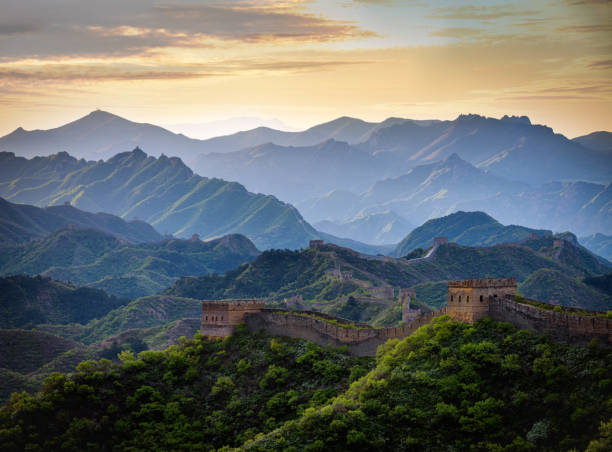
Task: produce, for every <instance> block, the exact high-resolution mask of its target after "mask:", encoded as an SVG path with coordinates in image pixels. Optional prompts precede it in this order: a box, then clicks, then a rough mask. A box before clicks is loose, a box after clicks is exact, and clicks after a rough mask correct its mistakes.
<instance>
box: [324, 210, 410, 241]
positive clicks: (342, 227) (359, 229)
mask: <svg viewBox="0 0 612 452" xmlns="http://www.w3.org/2000/svg"><path fill="white" fill-rule="evenodd" d="M314 227H315V228H317V230H318V231H320V232H327V233H329V234H334V235H336V236H344V237H348V238H351V239H354V240H359V241H360V242H366V243H373V244H379V245H383V244H396V243H398V242H399V241H400V240H402V239H403V238H404V237H405V236H406V235H407V234H408V232H410V231H411V230H412V229H414V226H413V225H412V224H410V223H409V222H408V221H407V220H406V219H405V218H403V217H401V216H400V215H398V214H396V213H395V212H393V211H387V212H380V213H374V214H368V215H362V216H359V217H356V218H354V219H353V220H351V221H347V222H343V223H336V222H332V221H329V220H324V221H320V222H318V223H315V224H314Z"/></svg>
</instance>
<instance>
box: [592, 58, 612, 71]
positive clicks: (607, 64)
mask: <svg viewBox="0 0 612 452" xmlns="http://www.w3.org/2000/svg"><path fill="white" fill-rule="evenodd" d="M589 67H592V68H595V69H612V60H602V61H594V62H593V63H591V64H589Z"/></svg>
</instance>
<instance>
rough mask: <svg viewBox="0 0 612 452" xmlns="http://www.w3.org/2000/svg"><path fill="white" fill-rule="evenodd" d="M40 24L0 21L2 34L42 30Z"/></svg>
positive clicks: (0, 34)
mask: <svg viewBox="0 0 612 452" xmlns="http://www.w3.org/2000/svg"><path fill="white" fill-rule="evenodd" d="M41 28H42V27H41V26H40V25H38V24H18V23H0V36H2V35H5V36H9V35H18V34H24V33H34V32H37V31H40V30H41Z"/></svg>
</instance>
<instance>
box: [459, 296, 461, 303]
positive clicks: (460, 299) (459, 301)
mask: <svg viewBox="0 0 612 452" xmlns="http://www.w3.org/2000/svg"><path fill="white" fill-rule="evenodd" d="M459 303H461V295H459Z"/></svg>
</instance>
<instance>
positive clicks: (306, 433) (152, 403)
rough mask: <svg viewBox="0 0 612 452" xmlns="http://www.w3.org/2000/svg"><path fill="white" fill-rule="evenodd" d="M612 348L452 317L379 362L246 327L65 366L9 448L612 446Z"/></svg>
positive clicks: (14, 420) (8, 434)
mask: <svg viewBox="0 0 612 452" xmlns="http://www.w3.org/2000/svg"><path fill="white" fill-rule="evenodd" d="M610 354H611V351H610V350H607V349H601V348H598V347H597V346H596V345H595V344H592V345H591V346H589V347H569V346H567V345H564V344H559V343H551V342H548V341H547V340H546V339H545V338H543V337H539V336H535V335H533V334H531V333H527V332H524V331H516V330H515V329H514V327H512V326H511V325H509V324H504V323H496V322H492V321H490V320H482V321H479V322H477V323H476V324H475V325H467V324H462V323H458V322H454V321H451V320H450V319H448V318H447V317H445V318H441V319H438V320H436V321H434V322H433V323H432V324H431V325H427V326H425V327H423V328H421V329H420V330H419V331H418V332H416V333H415V334H414V335H412V336H410V337H408V338H406V339H403V340H402V341H398V340H393V341H391V342H389V343H388V344H386V345H385V346H383V347H381V349H379V353H378V357H377V360H376V364H375V367H374V368H372V367H371V366H372V365H374V363H373V362H372V360H371V359H369V358H354V357H351V356H349V355H347V354H346V352H343V351H341V350H332V349H328V348H322V347H319V346H316V345H313V344H311V343H306V342H304V341H302V340H297V339H288V338H276V337H270V336H268V335H266V334H263V333H259V334H256V335H252V334H247V333H245V332H243V331H241V330H240V329H239V330H238V331H237V333H236V334H234V335H233V336H231V337H229V338H227V339H225V340H222V341H220V340H213V341H210V340H206V339H204V338H202V337H199V336H198V337H196V338H195V339H194V340H191V341H184V342H182V343H181V344H180V345H179V346H178V347H171V348H169V349H167V350H165V351H161V352H152V351H147V352H143V353H141V354H140V355H139V356H138V358H136V357H135V356H134V355H133V354H132V353H130V352H124V353H122V354H121V355H120V358H121V361H122V362H121V363H118V364H116V363H112V362H110V361H108V360H101V361H99V362H95V361H87V362H84V363H82V364H80V365H79V367H78V371H77V372H76V373H74V374H72V375H61V374H56V375H53V376H52V377H50V378H49V379H48V380H47V381H46V383H45V385H44V387H43V389H42V391H41V392H40V393H39V394H37V395H35V396H30V395H26V394H22V395H15V396H13V398H12V399H11V401H10V403H9V404H8V405H7V406H6V407H3V408H1V409H0V431H1V432H2V435H0V448H2V450H6V451H17V450H34V449H42V450H57V449H60V448H61V449H64V450H74V451H77V450H79V451H80V450H84V449H95V450H105V449H119V450H160V451H162V450H196V449H197V450H219V449H220V448H223V449H222V450H234V448H235V449H236V450H250V451H264V450H265V451H267V450H283V451H286V450H357V451H361V450H363V451H366V450H373V449H376V450H381V451H382V450H384V451H396V450H398V451H399V450H449V449H454V450H508V451H510V450H525V451H526V450H541V451H558V450H569V449H577V450H584V449H585V448H587V447H589V443H591V446H590V447H591V449H590V450H593V451H595V450H605V448H604V449H601V448H599V449H598V448H596V447H595V446H596V444H597V442H599V444H600V445H603V444H609V437H607V435H608V430H609V427H607V426H603V425H602V424H603V423H605V422H609V420H610V416H612V408H611V407H610V404H609V403H608V399H609V395H610V390H611V389H612V388H611V381H610V379H609V378H607V377H608V376H609V375H610V374H611V373H612V367H611V366H612V364H611V363H612V356H610ZM351 382H352V384H351V385H350V387H349V386H348V385H349V384H350V383H351ZM600 425H602V427H601V428H602V430H601V433H600V432H599V428H600ZM262 433H263V435H262ZM599 435H601V440H598V439H597V438H598V437H599ZM606 441H608V443H606ZM224 446H225V447H224ZM604 447H605V446H604Z"/></svg>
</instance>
